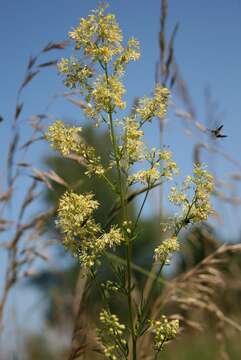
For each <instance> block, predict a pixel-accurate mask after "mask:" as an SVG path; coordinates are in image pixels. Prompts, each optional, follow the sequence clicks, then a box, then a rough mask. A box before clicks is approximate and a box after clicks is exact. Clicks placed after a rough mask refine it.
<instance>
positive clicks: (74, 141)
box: [46, 120, 104, 175]
mask: <svg viewBox="0 0 241 360" xmlns="http://www.w3.org/2000/svg"><path fill="white" fill-rule="evenodd" d="M81 131H82V129H81V127H72V126H66V125H65V124H64V122H63V121H61V120H58V121H56V122H55V123H54V124H53V125H51V126H49V128H48V131H47V133H46V139H47V140H48V141H49V142H50V143H51V146H52V147H53V148H54V149H55V150H58V151H60V153H61V154H62V155H63V156H66V157H68V156H69V155H71V154H76V155H78V156H79V157H80V158H81V160H82V161H83V165H85V166H86V168H87V171H86V172H85V174H86V175H89V174H93V173H94V174H96V175H103V174H104V168H103V167H102V165H101V160H100V157H99V156H97V155H96V153H95V149H94V148H93V147H92V146H90V145H87V144H86V143H85V142H84V141H83V139H82V138H81V137H80V133H81Z"/></svg>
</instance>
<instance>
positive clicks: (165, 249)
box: [154, 236, 180, 265]
mask: <svg viewBox="0 0 241 360" xmlns="http://www.w3.org/2000/svg"><path fill="white" fill-rule="evenodd" d="M179 249H180V244H179V242H178V240H177V237H175V236H174V237H172V238H170V239H166V240H163V242H162V243H161V244H160V245H159V246H158V248H156V249H155V251H154V259H155V260H156V261H158V262H160V263H161V264H163V265H168V264H169V263H170V257H171V255H172V253H173V252H175V251H178V250H179Z"/></svg>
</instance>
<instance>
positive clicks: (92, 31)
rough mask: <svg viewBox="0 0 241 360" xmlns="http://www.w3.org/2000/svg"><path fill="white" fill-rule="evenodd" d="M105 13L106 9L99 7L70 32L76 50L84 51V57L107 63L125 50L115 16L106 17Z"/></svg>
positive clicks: (108, 15)
mask: <svg viewBox="0 0 241 360" xmlns="http://www.w3.org/2000/svg"><path fill="white" fill-rule="evenodd" d="M104 11H105V8H104V7H99V8H98V9H97V10H95V11H94V12H93V14H92V15H89V16H88V17H87V18H86V19H84V18H81V19H80V23H79V25H78V26H77V27H76V28H75V29H73V31H70V32H69V37H70V38H71V39H72V40H74V41H75V43H76V46H75V47H76V49H83V52H84V55H86V56H88V57H90V58H91V59H92V61H102V62H104V63H107V62H110V61H111V60H112V58H113V56H115V55H118V54H119V53H121V52H122V49H123V48H122V45H121V42H122V32H121V29H120V27H119V25H118V23H117V21H116V18H115V15H113V14H107V15H105V14H104Z"/></svg>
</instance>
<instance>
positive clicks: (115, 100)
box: [46, 6, 213, 360]
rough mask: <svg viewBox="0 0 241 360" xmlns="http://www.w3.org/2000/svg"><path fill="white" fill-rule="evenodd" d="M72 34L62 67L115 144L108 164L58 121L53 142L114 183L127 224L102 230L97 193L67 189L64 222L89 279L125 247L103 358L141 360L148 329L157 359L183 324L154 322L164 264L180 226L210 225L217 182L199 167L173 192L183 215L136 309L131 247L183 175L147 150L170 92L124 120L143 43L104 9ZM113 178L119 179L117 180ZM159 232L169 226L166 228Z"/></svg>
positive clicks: (106, 298)
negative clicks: (127, 80) (154, 201)
mask: <svg viewBox="0 0 241 360" xmlns="http://www.w3.org/2000/svg"><path fill="white" fill-rule="evenodd" d="M69 37H70V39H71V40H72V41H73V42H74V46H75V55H74V56H72V57H71V58H69V59H62V60H61V61H60V62H59V64H58V68H59V71H60V73H61V74H62V75H63V76H64V83H65V85H66V86H67V87H69V88H75V89H78V93H79V96H80V99H79V104H80V107H81V108H82V109H83V112H84V114H85V116H86V117H87V118H89V119H91V120H92V121H94V122H95V125H96V126H105V127H106V129H107V130H108V134H109V138H110V142H111V144H112V153H111V154H110V158H109V163H108V164H107V165H104V164H103V162H102V159H101V157H100V156H99V154H98V153H97V152H96V150H95V149H94V148H93V147H91V146H89V145H88V144H87V143H86V142H85V140H84V139H83V137H82V129H81V127H72V126H68V125H65V124H64V122H62V121H61V120H57V121H56V122H55V123H54V124H52V125H51V126H50V127H49V129H48V131H47V133H46V138H47V140H48V141H49V142H50V143H51V145H52V147H53V148H54V149H55V150H57V151H59V152H60V153H61V155H62V156H63V157H66V158H72V159H75V160H77V161H78V162H81V164H83V165H84V166H85V168H86V172H85V174H86V176H90V177H91V176H98V177H101V178H102V179H103V180H104V181H105V182H106V183H107V184H108V186H109V187H110V189H111V191H113V193H114V194H115V195H116V200H117V210H119V211H120V214H121V221H120V223H118V224H111V225H110V226H108V227H107V228H102V226H101V225H100V224H98V223H97V222H96V221H95V211H96V210H97V209H98V207H99V206H101V204H99V203H98V201H96V200H95V195H94V194H93V193H86V194H77V193H74V192H70V191H67V192H66V193H65V194H64V195H63V196H62V197H61V199H60V202H59V208H58V221H57V224H58V226H59V228H60V230H61V232H62V233H63V234H64V244H65V246H66V248H67V249H69V250H71V251H72V253H73V254H74V255H75V256H76V257H77V258H78V259H79V261H80V264H81V267H83V268H84V269H85V273H86V276H89V277H90V278H91V279H95V280H96V270H97V268H98V267H99V266H100V265H101V260H102V259H103V258H105V257H107V256H108V251H115V249H116V248H117V247H118V246H123V247H124V248H125V250H126V252H125V254H126V255H125V266H123V267H122V268H117V267H116V266H115V264H113V266H112V271H113V276H114V277H115V278H116V280H117V284H114V283H112V282H110V281H109V282H108V284H102V285H100V288H101V289H102V292H101V293H102V298H103V306H104V308H103V310H102V311H101V313H100V328H99V329H98V330H97V333H98V334H99V341H100V342H101V344H102V353H103V355H104V356H105V357H106V358H108V359H112V360H115V359H133V360H135V359H137V358H138V346H137V344H138V341H139V339H140V338H141V337H142V336H144V335H145V334H146V333H148V332H149V333H152V334H153V349H154V351H155V358H156V359H157V358H158V356H159V354H160V351H161V350H162V349H163V347H164V346H165V344H166V342H168V341H169V340H172V339H174V338H175V337H176V335H177V334H178V330H179V321H178V319H168V318H167V317H166V316H165V315H164V314H160V319H149V317H148V316H149V310H148V306H149V297H150V296H151V292H152V290H153V288H154V287H155V284H156V279H158V278H159V277H160V274H161V271H162V269H163V267H164V266H165V265H166V264H168V263H169V262H170V260H171V255H172V254H173V253H174V252H176V251H179V249H180V244H179V240H178V235H179V233H180V231H181V229H183V228H184V227H186V226H188V225H189V224H193V223H196V222H199V221H202V220H206V219H207V217H208V215H209V214H210V213H211V212H212V207H211V205H210V201H209V198H210V193H211V192H212V189H213V178H212V176H211V175H210V174H209V173H208V172H207V170H206V169H204V168H203V167H202V166H201V165H200V164H197V165H196V166H195V168H194V175H193V176H188V177H187V179H186V180H185V181H184V183H183V186H182V188H181V190H178V189H177V188H176V187H172V188H171V193H170V196H169V200H170V201H171V202H172V203H174V204H175V205H177V206H178V207H181V211H180V214H179V215H178V216H176V217H175V220H174V221H173V222H172V223H171V224H168V231H169V233H170V236H168V237H167V238H166V239H165V240H163V241H162V242H161V243H160V245H159V246H158V247H157V248H156V249H155V251H154V254H153V262H154V265H155V269H156V274H155V280H154V281H153V283H152V286H151V289H150V290H149V292H148V293H146V294H144V293H143V294H142V296H141V298H142V300H141V302H140V304H136V303H135V301H134V298H133V288H134V285H133V279H132V244H133V242H134V241H135V242H137V241H138V225H139V220H140V217H141V214H142V211H143V208H144V205H145V203H146V199H147V197H148V194H149V192H150V190H151V189H153V188H154V187H156V186H158V185H160V184H162V183H163V182H164V181H171V180H172V179H173V177H174V176H176V175H177V174H178V169H177V165H176V163H175V162H174V161H173V159H172V154H171V152H170V151H167V150H166V149H148V147H147V146H146V145H145V143H144V132H145V128H146V127H148V126H151V124H152V121H153V119H154V118H157V119H158V121H163V119H164V118H165V115H166V112H167V107H168V98H169V96H170V92H169V90H168V89H167V88H166V87H162V86H161V85H159V84H157V85H156V87H155V89H154V91H153V96H151V97H144V98H142V99H139V100H138V101H137V103H136V105H135V106H134V107H133V109H132V111H131V115H130V116H122V117H121V115H119V112H120V111H123V110H124V109H125V107H126V103H125V101H124V99H123V96H124V94H125V91H126V90H125V87H124V84H123V76H124V74H125V72H126V68H127V65H128V64H129V63H130V62H131V61H136V60H138V59H139V57H140V51H139V43H138V41H137V40H136V39H134V38H132V39H130V40H129V41H128V42H127V44H126V45H123V37H122V31H121V29H120V27H119V25H118V23H117V21H116V18H115V16H114V15H113V14H108V13H107V14H106V9H105V7H104V6H101V7H99V8H98V9H97V10H95V11H93V13H92V14H91V15H89V16H88V17H87V18H86V19H84V18H82V19H81V20H80V23H79V25H78V26H77V27H76V28H74V29H73V30H72V31H71V32H70V33H69ZM120 118H121V120H120ZM136 164H139V165H141V166H142V169H141V170H139V171H137V172H135V171H134V165H136ZM113 173H114V176H115V179H114V180H113V178H112V176H110V174H113ZM134 185H135V186H139V189H140V193H144V194H145V195H144V200H143V202H142V204H141V206H140V209H139V212H138V215H137V217H136V219H134V221H133V219H131V218H130V216H129V214H128V198H129V194H130V192H131V190H132V187H133V186H134ZM143 186H144V188H143ZM160 231H163V229H161V228H160ZM160 237H161V236H160ZM123 279H124V281H122V280H123ZM103 289H104V290H103ZM107 290H108V291H107ZM114 292H120V293H122V294H123V295H124V297H125V301H126V303H127V305H128V312H129V316H128V317H129V321H128V322H127V324H121V323H120V321H119V319H118V317H117V316H116V315H115V314H112V313H111V309H110V297H111V294H112V293H114ZM128 338H129V339H130V340H129V341H128Z"/></svg>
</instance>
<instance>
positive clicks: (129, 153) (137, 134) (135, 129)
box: [123, 117, 144, 165]
mask: <svg viewBox="0 0 241 360" xmlns="http://www.w3.org/2000/svg"><path fill="white" fill-rule="evenodd" d="M139 127H140V126H139V123H138V122H137V121H136V119H135V118H131V117H126V118H125V123H124V136H123V144H124V148H123V149H124V152H125V157H126V158H127V161H128V164H130V165H132V164H133V163H135V162H136V161H139V160H143V158H144V143H143V140H142V138H143V136H144V132H143V131H142V130H140V129H139Z"/></svg>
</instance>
